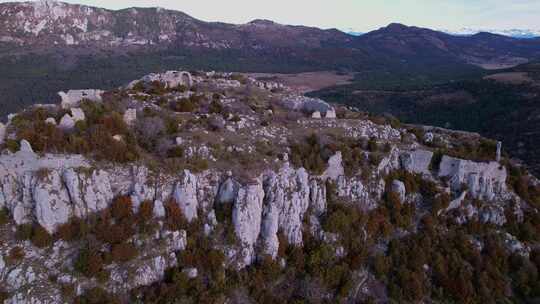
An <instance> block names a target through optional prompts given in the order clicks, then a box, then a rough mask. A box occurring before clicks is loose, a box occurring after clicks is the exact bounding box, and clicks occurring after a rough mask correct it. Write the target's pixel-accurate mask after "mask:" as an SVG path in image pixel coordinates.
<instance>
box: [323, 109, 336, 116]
mask: <svg viewBox="0 0 540 304" xmlns="http://www.w3.org/2000/svg"><path fill="white" fill-rule="evenodd" d="M324 117H325V118H327V119H335V118H336V117H337V115H336V110H335V109H334V108H331V109H329V110H328V111H326V115H325V116H324Z"/></svg>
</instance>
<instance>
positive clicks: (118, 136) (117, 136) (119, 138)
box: [112, 134, 124, 141]
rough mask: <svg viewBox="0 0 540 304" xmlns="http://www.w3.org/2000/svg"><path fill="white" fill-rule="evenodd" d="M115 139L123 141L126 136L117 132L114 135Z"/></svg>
mask: <svg viewBox="0 0 540 304" xmlns="http://www.w3.org/2000/svg"><path fill="white" fill-rule="evenodd" d="M112 138H113V139H114V140H116V141H123V140H124V136H122V135H120V134H116V135H114V136H113V137H112Z"/></svg>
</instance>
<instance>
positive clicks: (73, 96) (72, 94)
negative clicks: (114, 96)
mask: <svg viewBox="0 0 540 304" xmlns="http://www.w3.org/2000/svg"><path fill="white" fill-rule="evenodd" d="M103 93H104V91H102V90H94V89H88V90H69V91H67V93H66V92H58V95H60V97H61V98H62V102H61V105H62V108H63V109H69V108H71V107H76V106H78V105H79V102H81V100H83V99H88V100H91V101H97V102H101V101H102V98H101V96H102V95H103Z"/></svg>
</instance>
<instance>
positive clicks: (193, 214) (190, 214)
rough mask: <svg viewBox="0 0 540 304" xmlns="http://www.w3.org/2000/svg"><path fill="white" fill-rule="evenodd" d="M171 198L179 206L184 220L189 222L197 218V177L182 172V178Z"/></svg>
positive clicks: (185, 171)
mask: <svg viewBox="0 0 540 304" xmlns="http://www.w3.org/2000/svg"><path fill="white" fill-rule="evenodd" d="M173 197H174V199H175V201H176V203H177V204H178V206H180V209H181V210H182V213H183V214H184V216H185V217H186V219H187V220H188V221H189V222H191V221H192V220H194V219H195V218H197V208H198V206H199V202H198V200H197V176H195V175H194V174H192V173H191V172H190V171H188V170H184V172H183V176H182V177H181V179H180V181H178V183H177V184H176V186H175V188H174V194H173Z"/></svg>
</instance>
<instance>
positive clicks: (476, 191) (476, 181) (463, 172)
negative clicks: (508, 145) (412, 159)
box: [439, 155, 507, 201]
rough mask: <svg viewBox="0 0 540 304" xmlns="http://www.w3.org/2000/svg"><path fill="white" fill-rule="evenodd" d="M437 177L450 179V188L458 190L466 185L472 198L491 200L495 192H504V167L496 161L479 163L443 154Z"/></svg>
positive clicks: (505, 174)
mask: <svg viewBox="0 0 540 304" xmlns="http://www.w3.org/2000/svg"><path fill="white" fill-rule="evenodd" d="M439 177H447V178H449V180H450V188H451V189H452V190H455V191H458V190H460V189H461V188H462V185H467V188H468V190H469V193H470V194H471V195H472V196H473V197H474V198H479V199H486V200H488V201H491V200H493V199H494V198H495V197H496V195H497V194H500V193H503V192H506V177H507V173H506V168H505V167H504V166H501V165H500V164H499V163H498V162H494V161H492V162H488V163H479V162H473V161H470V160H463V159H458V158H453V157H449V156H446V155H445V156H443V158H442V160H441V164H440V169H439Z"/></svg>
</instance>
